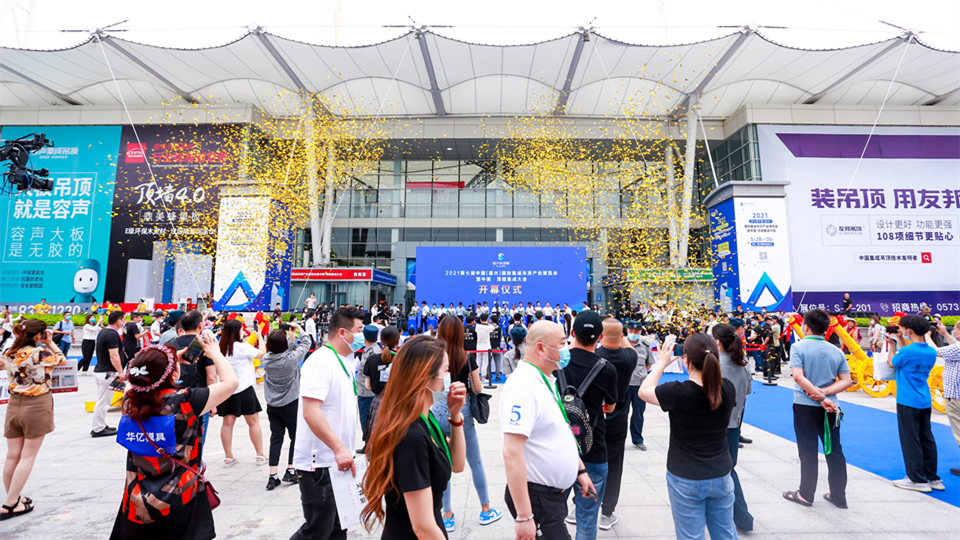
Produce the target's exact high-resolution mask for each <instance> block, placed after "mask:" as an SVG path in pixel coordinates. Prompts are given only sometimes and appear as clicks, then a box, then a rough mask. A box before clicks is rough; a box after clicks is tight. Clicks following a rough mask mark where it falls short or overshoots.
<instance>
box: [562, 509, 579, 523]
mask: <svg viewBox="0 0 960 540" xmlns="http://www.w3.org/2000/svg"><path fill="white" fill-rule="evenodd" d="M564 521H566V522H567V523H569V524H571V525H576V524H577V509H576V508H574V509H573V510H571V511H570V513H569V514H567V517H566V519H564Z"/></svg>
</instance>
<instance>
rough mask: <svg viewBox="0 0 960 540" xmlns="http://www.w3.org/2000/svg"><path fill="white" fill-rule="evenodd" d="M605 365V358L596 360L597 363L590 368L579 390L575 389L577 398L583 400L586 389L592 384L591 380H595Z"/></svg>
mask: <svg viewBox="0 0 960 540" xmlns="http://www.w3.org/2000/svg"><path fill="white" fill-rule="evenodd" d="M606 363H607V360H606V359H605V358H601V359H599V360H597V363H596V364H594V365H593V367H592V368H590V373H587V376H586V378H585V379H583V382H582V383H580V388H578V389H577V397H578V398H580V399H583V395H584V394H586V393H587V389H588V388H590V385H591V384H593V380H594V379H596V378H597V375H598V374H599V373H600V370H601V369H603V366H604V365H605V364H606Z"/></svg>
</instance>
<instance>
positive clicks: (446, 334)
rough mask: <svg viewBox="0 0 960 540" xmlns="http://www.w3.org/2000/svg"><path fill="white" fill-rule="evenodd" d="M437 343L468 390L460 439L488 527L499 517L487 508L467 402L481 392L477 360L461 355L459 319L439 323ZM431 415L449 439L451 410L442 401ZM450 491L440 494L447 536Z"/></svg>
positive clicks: (474, 428) (452, 524)
mask: <svg viewBox="0 0 960 540" xmlns="http://www.w3.org/2000/svg"><path fill="white" fill-rule="evenodd" d="M439 327H440V328H439V335H438V338H439V339H440V341H442V342H443V343H445V344H446V345H445V348H446V350H447V358H449V359H450V378H451V380H453V381H455V382H460V383H463V384H464V385H465V386H466V387H467V390H468V391H467V400H466V402H465V403H464V405H463V408H462V410H461V412H462V413H463V436H464V440H465V443H466V445H467V463H468V464H469V465H470V472H471V474H472V476H473V487H474V488H475V489H476V490H477V498H478V499H480V524H481V525H489V524H491V523H493V522H495V521H497V520H498V519H500V518H501V517H502V514H501V512H500V511H499V510H497V509H496V508H492V507H491V506H490V495H489V492H488V490H487V474H486V472H485V471H484V469H483V456H481V455H480V439H479V437H477V426H476V424H474V418H473V414H472V412H471V409H470V400H471V399H477V398H476V397H474V395H475V394H476V393H477V392H480V388H482V382H481V380H480V367H479V366H478V365H477V362H476V356H474V355H468V354H467V353H466V351H464V348H463V347H464V345H463V339H464V331H463V324H461V322H460V319H459V318H457V317H454V316H452V315H447V316H444V317H443V318H441V319H440V325H439ZM430 410H431V411H433V415H434V416H435V417H437V419H438V420H439V422H440V430H441V431H443V433H444V434H445V435H448V436H449V435H450V424H449V423H448V422H447V420H446V419H447V417H448V416H450V410H449V409H447V404H446V403H445V402H443V401H440V402H439V403H436V404H434V405H433V407H431V408H430ZM451 497H452V491H451V488H450V485H449V484H448V485H447V489H446V491H444V492H443V528H444V529H445V530H446V531H447V532H453V530H454V529H455V528H456V517H455V516H454V515H453V504H452V502H451Z"/></svg>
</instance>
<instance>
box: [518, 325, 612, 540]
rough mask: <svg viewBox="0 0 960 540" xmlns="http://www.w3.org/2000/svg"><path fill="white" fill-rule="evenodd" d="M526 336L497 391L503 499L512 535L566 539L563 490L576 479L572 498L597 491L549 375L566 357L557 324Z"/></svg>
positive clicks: (526, 539) (529, 539)
mask: <svg viewBox="0 0 960 540" xmlns="http://www.w3.org/2000/svg"><path fill="white" fill-rule="evenodd" d="M526 338H527V346H526V348H525V350H524V358H523V360H522V361H521V362H520V363H519V364H517V368H516V370H514V372H513V373H512V374H511V375H510V378H509V379H507V382H506V384H504V386H503V392H502V394H501V396H500V430H501V431H502V432H503V461H504V465H505V468H506V474H507V489H506V493H505V499H506V503H507V508H508V510H509V511H510V514H511V515H512V516H513V518H514V521H516V538H517V539H518V540H534V538H545V539H548V540H556V539H566V540H569V538H570V534H569V533H568V532H567V527H566V525H564V523H563V518H564V516H565V515H566V513H567V502H566V500H567V493H566V490H568V489H569V488H570V487H571V486H574V485H576V484H574V482H577V483H579V491H580V493H579V495H577V496H576V497H577V498H578V499H579V498H587V497H591V498H592V497H596V496H597V495H596V493H595V488H594V485H593V482H592V481H591V479H590V475H589V474H588V473H587V468H586V467H585V466H584V463H583V461H582V460H581V459H580V457H579V456H578V449H577V440H576V439H575V438H574V436H573V433H572V432H571V431H570V426H569V425H568V421H567V415H566V412H565V411H564V409H563V405H562V404H561V401H560V393H559V392H558V390H557V383H556V378H554V377H553V375H552V374H553V373H554V371H555V370H557V369H558V368H559V367H560V366H562V365H565V364H566V363H567V362H569V360H570V356H569V349H567V348H566V346H565V339H564V336H563V330H561V329H560V327H559V326H557V325H555V324H551V323H550V322H546V321H541V322H538V323H535V324H533V325H532V326H531V327H530V331H529V333H528V334H527V336H526ZM561 351H566V353H565V354H561Z"/></svg>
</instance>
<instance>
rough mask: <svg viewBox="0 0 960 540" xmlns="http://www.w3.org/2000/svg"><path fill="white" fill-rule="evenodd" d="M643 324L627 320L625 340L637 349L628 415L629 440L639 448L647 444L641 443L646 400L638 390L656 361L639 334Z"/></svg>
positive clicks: (642, 448)
mask: <svg viewBox="0 0 960 540" xmlns="http://www.w3.org/2000/svg"><path fill="white" fill-rule="evenodd" d="M642 329H643V325H642V324H641V323H640V322H639V321H627V340H628V341H629V342H630V345H631V346H632V347H633V350H635V351H637V357H638V358H637V368H636V369H634V370H633V375H632V376H631V377H630V386H629V388H628V390H627V391H628V392H629V393H630V402H629V405H630V406H632V407H633V416H631V417H630V440H631V441H632V442H633V445H634V446H636V447H637V448H639V449H640V450H646V449H647V446H646V445H645V444H643V413H644V411H646V409H647V402H645V401H643V400H642V399H640V396H639V395H638V392H639V391H640V385H641V384H643V380H644V379H646V378H647V373H648V371H647V370H648V368H649V367H650V366H652V365H654V364H656V363H657V356H656V355H655V354H653V349H652V347H651V346H650V342H649V341H647V339H646V336H643V335H641V333H642Z"/></svg>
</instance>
